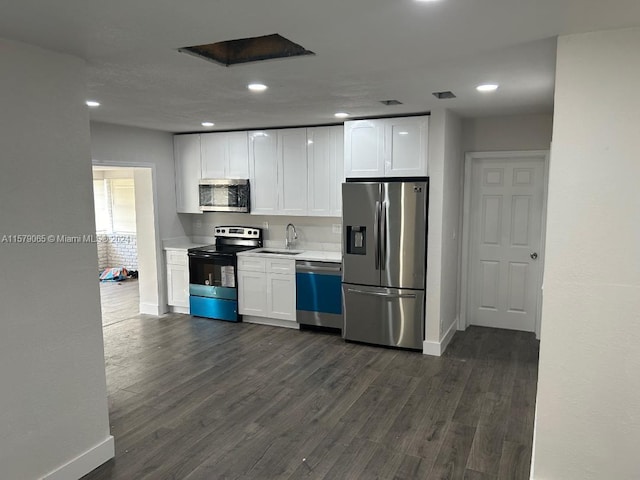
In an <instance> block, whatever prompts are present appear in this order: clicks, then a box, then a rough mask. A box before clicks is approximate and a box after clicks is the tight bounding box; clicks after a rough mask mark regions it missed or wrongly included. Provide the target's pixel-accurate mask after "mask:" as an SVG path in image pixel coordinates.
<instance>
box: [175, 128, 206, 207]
mask: <svg viewBox="0 0 640 480" xmlns="http://www.w3.org/2000/svg"><path fill="white" fill-rule="evenodd" d="M173 149H174V152H173V153H174V161H175V170H176V207H177V211H178V213H202V212H201V211H200V200H199V196H198V195H199V194H198V184H199V183H200V179H201V178H202V175H201V165H200V134H190V135H176V136H174V137H173Z"/></svg>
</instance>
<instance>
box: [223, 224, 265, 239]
mask: <svg viewBox="0 0 640 480" xmlns="http://www.w3.org/2000/svg"><path fill="white" fill-rule="evenodd" d="M215 233H216V237H227V238H262V229H261V228H257V227H237V226H219V227H216V228H215Z"/></svg>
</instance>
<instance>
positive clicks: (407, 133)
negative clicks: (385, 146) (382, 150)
mask: <svg viewBox="0 0 640 480" xmlns="http://www.w3.org/2000/svg"><path fill="white" fill-rule="evenodd" d="M398 135H409V132H404V131H402V132H398Z"/></svg>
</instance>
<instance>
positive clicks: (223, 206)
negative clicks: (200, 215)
mask: <svg viewBox="0 0 640 480" xmlns="http://www.w3.org/2000/svg"><path fill="white" fill-rule="evenodd" d="M198 189H199V194H200V210H202V211H203V212H249V211H250V204H249V202H250V200H249V180H248V179H244V178H241V179H209V178H203V179H202V180H200V185H199V186H198Z"/></svg>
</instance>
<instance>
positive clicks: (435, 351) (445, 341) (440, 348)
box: [422, 319, 458, 357]
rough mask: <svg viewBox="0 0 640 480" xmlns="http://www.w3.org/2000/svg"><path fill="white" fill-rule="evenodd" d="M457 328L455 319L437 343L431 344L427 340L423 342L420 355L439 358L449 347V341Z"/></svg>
mask: <svg viewBox="0 0 640 480" xmlns="http://www.w3.org/2000/svg"><path fill="white" fill-rule="evenodd" d="M457 326H458V319H456V321H455V322H453V323H452V324H451V325H450V326H449V329H448V330H447V332H446V333H445V334H444V336H443V337H442V339H441V340H440V341H439V342H432V341H429V340H425V341H424V342H423V343H422V353H423V354H424V355H431V356H434V357H440V356H441V355H442V354H443V353H444V351H445V350H446V349H447V347H448V346H449V343H450V342H451V339H452V338H453V336H454V335H455V333H456V330H457Z"/></svg>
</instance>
